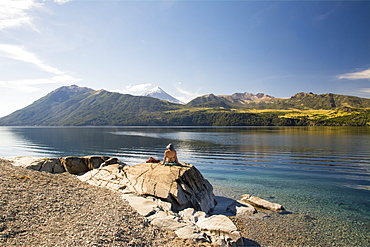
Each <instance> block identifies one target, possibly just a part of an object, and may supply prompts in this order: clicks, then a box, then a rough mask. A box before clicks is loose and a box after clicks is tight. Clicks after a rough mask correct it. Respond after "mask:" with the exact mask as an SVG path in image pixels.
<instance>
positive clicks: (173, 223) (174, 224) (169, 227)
mask: <svg viewBox="0 0 370 247" xmlns="http://www.w3.org/2000/svg"><path fill="white" fill-rule="evenodd" d="M150 223H151V224H153V225H155V226H158V227H160V228H161V229H163V230H165V231H177V230H178V229H180V228H183V227H185V226H186V224H185V223H182V222H179V220H178V219H177V218H176V217H174V216H166V217H164V218H155V219H153V220H152V221H151V222H150Z"/></svg>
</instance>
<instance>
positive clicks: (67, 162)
mask: <svg viewBox="0 0 370 247" xmlns="http://www.w3.org/2000/svg"><path fill="white" fill-rule="evenodd" d="M109 159H110V157H105V156H85V157H64V158H60V160H61V163H62V165H63V166H64V168H65V170H66V171H67V172H69V173H71V174H82V173H86V172H88V171H90V170H93V169H96V168H99V167H100V166H101V164H103V163H104V162H106V161H107V160H109Z"/></svg>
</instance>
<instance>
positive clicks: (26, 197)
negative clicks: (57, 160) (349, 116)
mask: <svg viewBox="0 0 370 247" xmlns="http://www.w3.org/2000/svg"><path fill="white" fill-rule="evenodd" d="M265 216H268V217H264V218H258V217H257V218H254V219H250V218H237V217H231V219H232V221H233V222H234V223H235V224H236V226H237V227H238V229H239V230H240V231H241V233H242V236H243V237H244V239H245V240H244V242H245V244H246V246H369V245H370V240H369V238H368V236H366V232H367V231H366V229H367V228H366V229H363V227H366V226H365V225H363V224H362V225H361V226H360V227H361V228H362V229H363V231H362V232H361V231H359V230H358V229H349V227H348V226H346V225H335V228H334V226H332V225H330V224H328V223H327V222H324V221H327V219H317V218H315V217H312V216H309V215H302V214H294V213H288V214H277V213H266V215H265ZM367 227H368V226H367ZM359 234H364V236H359ZM0 246H172V247H180V246H181V247H182V246H198V245H196V244H195V243H194V242H192V241H190V240H182V239H178V238H176V236H175V234H174V233H171V232H165V231H163V230H161V229H159V228H157V227H154V226H152V225H149V224H148V223H147V221H146V220H145V218H144V217H142V216H141V215H139V214H137V213H136V211H134V210H133V209H132V208H131V207H130V206H129V205H128V203H127V202H126V201H124V200H123V199H121V198H120V195H119V194H117V193H114V192H112V191H110V190H108V189H102V188H98V187H94V186H91V185H89V184H87V183H84V182H81V181H80V180H79V179H78V178H76V177H75V176H74V175H71V174H68V173H62V174H50V173H46V172H37V171H33V170H28V169H25V168H23V167H16V166H13V165H11V163H10V162H8V161H6V160H2V159H0Z"/></svg>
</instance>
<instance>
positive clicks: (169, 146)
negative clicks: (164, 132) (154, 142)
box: [166, 143, 175, 150]
mask: <svg viewBox="0 0 370 247" xmlns="http://www.w3.org/2000/svg"><path fill="white" fill-rule="evenodd" d="M166 148H167V149H170V150H175V148H174V147H173V145H172V143H170V144H168V145H167V147H166Z"/></svg>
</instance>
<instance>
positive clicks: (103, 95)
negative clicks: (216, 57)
mask: <svg viewBox="0 0 370 247" xmlns="http://www.w3.org/2000/svg"><path fill="white" fill-rule="evenodd" d="M156 97H159V98H161V99H158V98H156ZM164 97H165V98H164ZM173 99H174V98H173V97H172V96H170V95H168V94H167V93H166V92H164V91H163V90H162V89H160V88H159V87H157V88H155V90H151V91H150V92H148V93H146V94H145V96H133V95H129V94H120V93H114V92H109V91H106V90H93V89H90V88H86V87H79V86H77V85H72V86H64V87H61V88H58V89H56V90H54V91H52V92H50V93H48V94H47V95H46V96H44V97H42V98H40V99H38V100H36V101H35V102H33V103H32V104H31V105H29V106H27V107H25V108H23V109H20V110H18V111H15V112H13V113H12V114H10V115H8V116H5V117H2V118H0V125H7V126H35V125H36V126H89V125H93V126H102V125H111V126H119V125H121V126H127V125H134V126H138V125H140V126H149V125H150V126H164V125H168V126H247V125H254V126H283V125H289V126H297V125H304V126H306V125H356V126H364V125H370V99H366V98H360V97H355V96H348V95H337V94H331V93H327V94H320V95H317V94H313V93H297V94H295V95H293V96H292V97H290V98H288V99H280V98H275V97H272V96H269V95H266V94H263V93H258V94H251V93H235V94H233V95H214V94H208V95H203V96H200V97H197V98H195V99H193V100H192V101H190V102H189V103H187V104H179V101H177V100H176V99H175V102H177V103H172V102H170V100H171V101H173Z"/></svg>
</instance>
